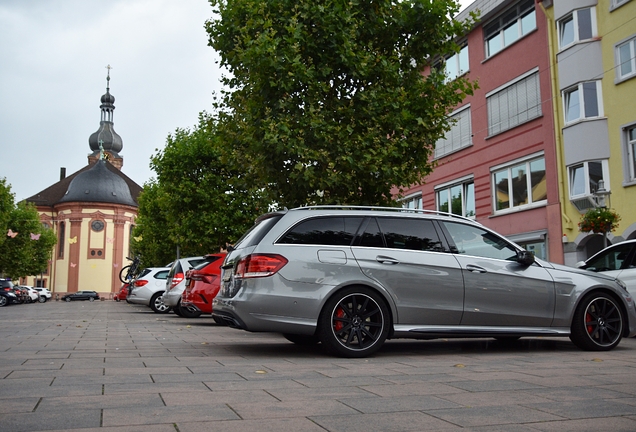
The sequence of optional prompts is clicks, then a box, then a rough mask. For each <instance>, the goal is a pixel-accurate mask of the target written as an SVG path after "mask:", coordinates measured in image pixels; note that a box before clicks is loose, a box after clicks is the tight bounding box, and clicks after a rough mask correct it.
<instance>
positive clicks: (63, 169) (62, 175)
mask: <svg viewBox="0 0 636 432" xmlns="http://www.w3.org/2000/svg"><path fill="white" fill-rule="evenodd" d="M65 178H66V168H64V167H62V168H60V181H62V180H64V179H65Z"/></svg>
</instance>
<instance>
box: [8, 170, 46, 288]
mask: <svg viewBox="0 0 636 432" xmlns="http://www.w3.org/2000/svg"><path fill="white" fill-rule="evenodd" d="M0 233H1V235H0V250H2V253H0V275H5V276H8V277H10V278H12V279H17V278H19V277H24V276H29V275H37V274H39V273H42V272H44V271H46V270H47V267H48V262H49V259H50V258H51V250H52V248H53V246H54V245H55V243H57V239H56V237H55V233H53V230H51V229H49V228H46V227H44V225H42V223H41V222H40V216H39V214H38V211H37V209H36V208H35V206H33V205H32V204H30V203H26V202H24V201H21V202H19V203H18V204H15V198H14V194H13V193H12V192H11V186H10V185H9V184H7V182H6V179H4V178H3V179H0Z"/></svg>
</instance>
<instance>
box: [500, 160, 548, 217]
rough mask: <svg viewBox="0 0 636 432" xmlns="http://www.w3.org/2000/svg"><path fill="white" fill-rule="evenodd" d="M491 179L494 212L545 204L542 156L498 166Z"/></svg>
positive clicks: (544, 178) (543, 161) (545, 194)
mask: <svg viewBox="0 0 636 432" xmlns="http://www.w3.org/2000/svg"><path fill="white" fill-rule="evenodd" d="M492 179H493V188H494V190H493V197H494V200H495V202H494V207H495V212H500V211H506V210H511V209H517V208H523V207H526V206H536V205H540V204H545V202H546V200H547V188H546V186H547V185H546V177H545V158H544V157H543V156H541V157H537V158H534V159H528V160H525V161H521V162H515V163H513V164H511V165H509V166H507V167H502V168H498V169H496V170H494V171H493V173H492Z"/></svg>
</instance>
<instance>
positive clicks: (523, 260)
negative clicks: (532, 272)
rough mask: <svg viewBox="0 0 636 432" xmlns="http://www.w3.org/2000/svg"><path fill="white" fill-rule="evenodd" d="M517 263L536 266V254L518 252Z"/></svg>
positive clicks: (523, 251) (525, 251)
mask: <svg viewBox="0 0 636 432" xmlns="http://www.w3.org/2000/svg"><path fill="white" fill-rule="evenodd" d="M517 262H518V263H519V264H522V265H524V266H531V265H532V264H534V254H533V253H532V252H528V251H527V250H522V251H518V252H517Z"/></svg>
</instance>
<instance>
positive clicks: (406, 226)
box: [377, 218, 444, 252]
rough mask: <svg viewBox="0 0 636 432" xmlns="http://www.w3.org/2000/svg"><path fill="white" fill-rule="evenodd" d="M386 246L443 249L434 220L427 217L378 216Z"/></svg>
mask: <svg viewBox="0 0 636 432" xmlns="http://www.w3.org/2000/svg"><path fill="white" fill-rule="evenodd" d="M377 220H378V223H379V225H380V229H381V230H382V234H384V239H385V241H386V246H387V247H388V248H391V249H407V250H416V251H436V252H440V251H443V250H444V248H443V247H442V242H441V241H440V239H439V236H438V235H437V231H435V227H434V226H433V222H432V221H430V220H426V219H408V218H377Z"/></svg>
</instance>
